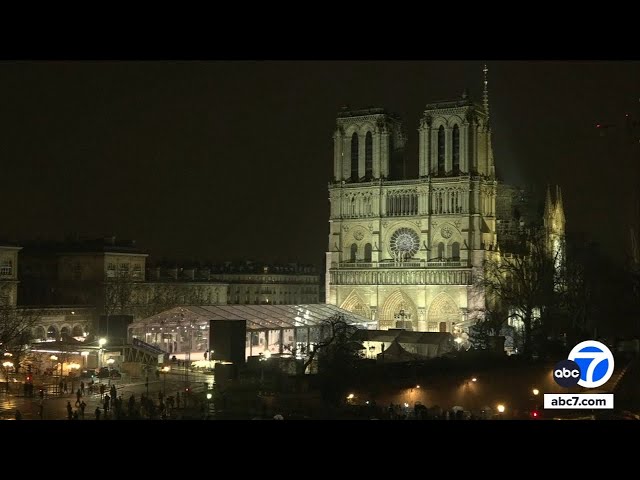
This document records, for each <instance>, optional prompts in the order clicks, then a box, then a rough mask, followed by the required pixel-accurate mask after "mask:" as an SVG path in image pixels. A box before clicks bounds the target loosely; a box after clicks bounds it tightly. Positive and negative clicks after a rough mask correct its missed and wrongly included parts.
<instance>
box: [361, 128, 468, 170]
mask: <svg viewBox="0 0 640 480" xmlns="http://www.w3.org/2000/svg"><path fill="white" fill-rule="evenodd" d="M445 142H446V137H445V130H444V126H442V125H441V126H440V128H439V129H438V174H444V173H445ZM451 152H452V160H453V162H452V163H453V171H454V172H459V171H460V128H459V127H458V125H454V126H453V130H452V135H451ZM359 161H360V137H359V136H358V134H357V133H355V132H354V134H353V135H352V136H351V178H352V180H354V181H355V180H358V178H359V176H358V163H359ZM364 175H365V178H366V179H369V178H372V177H373V136H372V135H371V132H367V134H366V136H365V139H364Z"/></svg>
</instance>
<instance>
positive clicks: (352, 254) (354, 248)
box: [351, 243, 358, 263]
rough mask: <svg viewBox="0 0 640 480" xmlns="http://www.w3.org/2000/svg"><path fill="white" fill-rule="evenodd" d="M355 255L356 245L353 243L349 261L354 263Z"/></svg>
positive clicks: (356, 251)
mask: <svg viewBox="0 0 640 480" xmlns="http://www.w3.org/2000/svg"><path fill="white" fill-rule="evenodd" d="M356 253H358V245H356V244H355V243H354V244H352V245H351V261H352V262H354V263H355V261H356Z"/></svg>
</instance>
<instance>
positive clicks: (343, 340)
mask: <svg viewBox="0 0 640 480" xmlns="http://www.w3.org/2000/svg"><path fill="white" fill-rule="evenodd" d="M356 330H358V328H357V327H356V326H354V325H352V324H349V323H347V321H346V320H345V318H344V316H343V315H340V314H336V315H334V316H332V317H330V318H327V319H326V320H324V321H323V322H322V323H321V325H320V341H318V342H316V343H313V344H312V345H311V348H310V349H309V351H308V352H301V353H306V354H307V358H306V360H305V361H304V362H303V363H302V366H301V368H300V373H302V374H304V373H305V372H306V371H307V368H309V366H310V365H311V363H313V361H314V360H315V358H316V356H318V355H319V356H321V357H324V358H323V360H324V362H323V363H324V364H325V365H327V364H331V363H334V362H335V361H338V362H340V361H343V360H344V361H347V362H348V361H350V360H352V359H354V358H360V357H361V355H360V352H359V350H358V349H357V345H355V344H354V342H353V341H352V340H351V337H352V336H353V334H354V333H355V332H356ZM288 350H289V351H291V352H292V354H294V355H295V354H296V353H297V350H296V349H295V347H290V348H288Z"/></svg>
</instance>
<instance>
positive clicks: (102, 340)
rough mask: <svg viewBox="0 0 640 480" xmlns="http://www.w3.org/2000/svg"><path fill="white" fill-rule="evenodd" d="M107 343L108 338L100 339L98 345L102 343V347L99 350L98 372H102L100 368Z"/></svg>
mask: <svg viewBox="0 0 640 480" xmlns="http://www.w3.org/2000/svg"><path fill="white" fill-rule="evenodd" d="M106 343H107V339H106V338H101V339H100V340H98V345H100V349H99V350H98V373H100V369H101V368H102V352H103V350H104V346H105V345H106Z"/></svg>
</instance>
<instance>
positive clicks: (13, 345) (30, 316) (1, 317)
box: [0, 307, 42, 372]
mask: <svg viewBox="0 0 640 480" xmlns="http://www.w3.org/2000/svg"><path fill="white" fill-rule="evenodd" d="M41 317H42V312H41V311H40V310H37V309H27V308H14V307H2V308H0V349H1V350H3V351H4V352H5V353H10V354H11V358H12V360H11V361H12V362H13V364H14V368H15V370H16V372H18V371H19V370H20V363H21V362H22V360H23V359H24V357H25V355H26V353H27V347H28V345H29V343H30V342H31V339H32V334H31V332H32V329H33V327H34V326H36V325H37V324H38V322H39V321H40V318H41Z"/></svg>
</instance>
